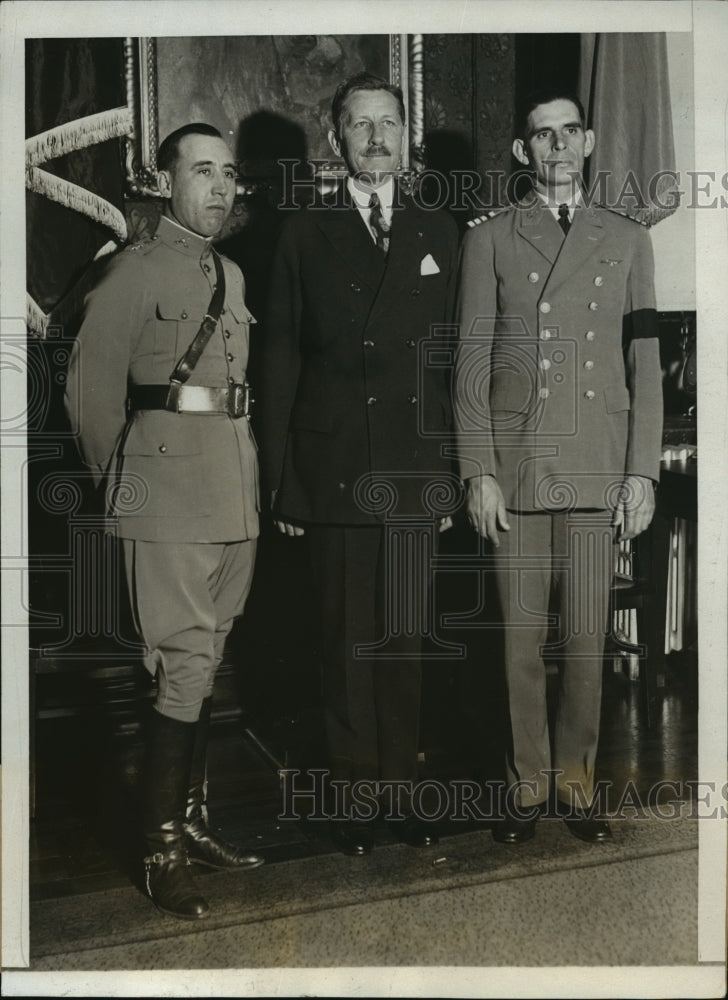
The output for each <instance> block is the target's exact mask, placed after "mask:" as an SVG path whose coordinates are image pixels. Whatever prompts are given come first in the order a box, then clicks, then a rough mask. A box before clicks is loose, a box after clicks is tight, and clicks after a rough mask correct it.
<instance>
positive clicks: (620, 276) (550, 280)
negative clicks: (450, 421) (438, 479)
mask: <svg viewBox="0 0 728 1000" xmlns="http://www.w3.org/2000/svg"><path fill="white" fill-rule="evenodd" d="M653 270H654V268H653V257H652V248H651V243H650V239H649V235H648V232H647V230H646V229H645V228H644V227H642V226H640V225H639V224H637V223H635V222H633V221H631V220H629V219H626V218H624V217H622V216H620V215H618V214H616V213H613V212H610V211H607V210H605V209H601V208H597V207H591V208H578V209H577V210H576V211H575V213H574V219H573V222H572V225H571V229H570V231H569V234H568V237H567V238H566V240H564V237H563V234H562V231H561V229H560V227H559V225H558V223H557V222H556V220H555V219H554V217H553V215H552V214H551V212H550V211H549V210H548V208H547V207H546V206H545V205H544V204H543V202H542V201H541V200H540V199H539V198H538V197H537V196H536V195H535V194H532V196H531V197H530V198H527V199H525V200H524V201H522V202H520V203H519V204H517V205H515V206H513V207H511V208H509V209H507V210H505V211H503V212H501V213H499V214H497V215H496V216H494V217H493V218H491V219H490V220H487V221H484V222H483V223H482V224H480V225H477V226H476V227H475V228H473V229H472V230H471V231H470V232H468V234H467V236H466V238H465V241H464V244H463V250H462V270H461V287H460V295H459V307H458V314H459V322H460V348H459V351H458V359H457V365H456V378H455V390H454V392H455V415H456V426H457V435H458V454H459V460H460V468H461V474H462V476H463V478H465V479H467V478H469V477H471V476H477V475H482V474H490V475H493V476H495V478H496V480H497V481H498V483H499V485H500V487H501V489H502V491H503V494H504V498H505V501H506V506H507V507H509V508H510V509H512V510H522V511H531V510H559V509H570V508H600V509H609V508H610V507H613V506H615V504H616V491H617V490H618V488H619V485H620V484H621V482H622V480H623V478H624V476H625V475H639V476H646V477H650V478H652V479H654V480H657V479H659V464H660V445H661V434H662V412H663V406H662V386H661V369H660V362H659V345H658V339H657V318H656V312H655V300H654V285H653Z"/></svg>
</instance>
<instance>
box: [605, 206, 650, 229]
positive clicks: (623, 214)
mask: <svg viewBox="0 0 728 1000" xmlns="http://www.w3.org/2000/svg"><path fill="white" fill-rule="evenodd" d="M597 208H603V209H604V210H605V211H606V212H613V213H614V215H619V216H621V217H622V218H623V219H629V221H630V222H636V223H637V225H638V226H645V227H647V228H648V229H649V227H650V223H649V221H648V220H647V219H645V218H640V216H638V215H630V214H629V212H624V211H621V210H620V209H618V208H613V207H612V206H611V205H597ZM635 211H636V212H644V211H645V209H641V208H638V209H635Z"/></svg>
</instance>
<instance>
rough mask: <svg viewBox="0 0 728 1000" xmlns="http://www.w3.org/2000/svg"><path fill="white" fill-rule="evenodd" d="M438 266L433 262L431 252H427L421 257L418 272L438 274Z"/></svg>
mask: <svg viewBox="0 0 728 1000" xmlns="http://www.w3.org/2000/svg"><path fill="white" fill-rule="evenodd" d="M439 273H440V268H439V267H438V266H437V264H436V263H435V261H434V259H433V257H432V254H431V253H428V255H427V256H426V257H423V258H422V260H421V261H420V274H439Z"/></svg>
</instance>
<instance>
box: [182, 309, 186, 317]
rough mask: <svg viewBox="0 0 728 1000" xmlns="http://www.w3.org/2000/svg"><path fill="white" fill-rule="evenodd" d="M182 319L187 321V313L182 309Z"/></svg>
mask: <svg viewBox="0 0 728 1000" xmlns="http://www.w3.org/2000/svg"><path fill="white" fill-rule="evenodd" d="M182 319H187V313H186V312H185V311H184V309H183V310H182Z"/></svg>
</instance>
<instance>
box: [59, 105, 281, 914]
mask: <svg viewBox="0 0 728 1000" xmlns="http://www.w3.org/2000/svg"><path fill="white" fill-rule="evenodd" d="M157 162H158V166H159V174H158V178H159V181H158V182H159V190H160V193H161V194H162V196H163V198H164V199H165V203H164V204H165V207H164V214H163V215H162V218H161V220H160V223H159V228H158V229H157V232H156V234H155V235H154V236H153V237H152V238H151V239H150V240H148V241H146V242H144V243H137V244H135V245H133V246H129V247H127V248H126V249H125V250H124V251H123V252H122V253H120V254H118V255H117V256H116V257H114V258H113V259H112V260H111V262H110V264H109V266H108V268H107V269H106V271H105V273H104V275H103V277H102V279H101V280H100V282H99V283H98V285H97V286H96V288H95V289H94V290H93V291H92V292H91V294H90V295H89V296H88V298H87V300H86V307H85V314H84V320H83V324H82V326H81V329H80V332H79V334H78V338H77V341H76V343H75V345H74V351H73V355H72V358H71V363H70V366H69V373H68V385H67V398H68V413H69V415H70V416H71V419H72V422H73V423H74V430H75V431H76V432H77V434H78V439H79V446H80V450H81V454H82V456H83V459H84V461H85V462H86V464H87V465H88V466H89V467H90V469H91V472H92V474H93V477H94V479H95V481H96V483H97V484H100V485H102V486H103V487H104V488H105V491H106V495H107V497H108V500H109V504H110V507H111V513H112V514H113V516H114V519H115V522H116V525H117V531H118V535H119V537H120V538H121V539H122V544H123V547H124V562H125V567H126V575H127V581H128V586H129V592H130V596H131V605H132V608H133V610H134V614H135V617H136V624H137V627H138V630H139V633H140V635H141V637H142V638H143V640H144V642H145V645H146V646H147V654H146V656H145V665H146V666H147V668H148V670H149V671H150V672H151V673H152V674H153V675H154V676H155V677H156V681H157V693H156V699H155V704H154V710H153V711H152V713H151V721H150V726H149V741H148V746H147V759H146V762H145V766H144V780H143V787H144V791H143V810H142V811H143V815H142V822H143V825H144V836H145V839H146V842H147V849H148V852H149V854H148V857H147V858H145V864H146V869H147V873H146V886H147V891H148V893H149V895H150V896H151V898H152V899H153V901H154V902H155V904H156V905H157V906H158V907H159V909H160V910H162V911H163V912H165V913H169V914H171V915H172V916H175V917H180V918H182V919H188V920H192V919H198V918H200V917H204V916H206V915H207V914H208V912H209V907H208V904H207V902H206V900H205V899H204V898H203V897H202V895H201V893H200V892H199V890H198V889H197V888H196V886H195V884H194V882H193V880H192V878H191V875H190V871H191V869H190V867H189V865H190V862H194V863H197V864H203V865H206V866H208V867H212V868H232V869H238V870H239V869H244V868H252V867H256V866H257V865H260V864H262V863H263V859H262V858H261V857H259V856H257V855H254V854H250V853H247V852H245V851H244V850H242V849H240V848H237V847H235V846H234V845H232V844H229V843H227V842H226V841H224V840H222V839H221V838H220V837H219V836H218V835H217V834H216V833H215V832H214V831H213V830H212V829H211V828H210V827H209V826H208V821H207V809H206V802H205V798H206V788H207V769H206V754H207V742H208V734H209V727H210V709H211V704H212V689H213V682H214V679H215V673H216V670H217V668H218V666H219V664H220V661H221V659H222V655H223V648H224V644H225V639H226V637H227V635H228V633H229V632H230V629H231V628H232V625H233V621H234V619H235V617H236V616H237V615H240V614H241V613H242V611H243V607H244V605H245V600H246V598H247V595H248V592H249V590H250V584H251V579H252V573H253V565H254V561H255V548H256V539H257V537H258V466H257V457H256V448H255V442H254V440H253V437H252V434H251V432H250V427H249V424H248V420H247V419H246V416H247V409H246V406H245V405H244V397H245V370H246V363H247V358H248V337H249V327H250V323H251V322H255V321H254V320H253V317H252V316H251V315H250V313H249V312H248V309H247V306H246V305H245V299H244V292H245V283H244V280H243V276H242V274H241V273H240V271H239V269H238V268H237V267H236V266H235V265H234V264H232V263H231V262H230V261H229V260H226V259H224V258H221V257H219V256H218V255H217V254H216V252H215V250H214V249H213V247H212V240H213V238H214V237H215V236H216V235H217V234H218V233H219V232H220V229H221V228H222V225H223V223H224V222H225V220H226V218H227V217H228V215H229V214H230V210H231V208H232V205H233V198H234V196H235V163H234V160H233V156H232V153H231V152H230V150H229V149H228V147H227V146H226V144H225V142H224V141H223V139H222V138H221V137H220V133H219V132H218V131H217V129H215V128H213V127H212V126H210V125H206V124H204V123H200V124H193V125H186V126H183V127H182V128H180V129H177V130H176V131H175V132H173V133H172V134H171V135H170V136H168V137H167V138H166V139H165V141H164V142H163V143H162V144H161V145H160V147H159V154H158V157H157ZM203 330H204V334H205V337H204V338H203V339H205V342H204V343H203V340H202V339H200V338H201V334H202V333H203ZM193 344H194V345H195V347H194V348H192V345H193Z"/></svg>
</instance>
